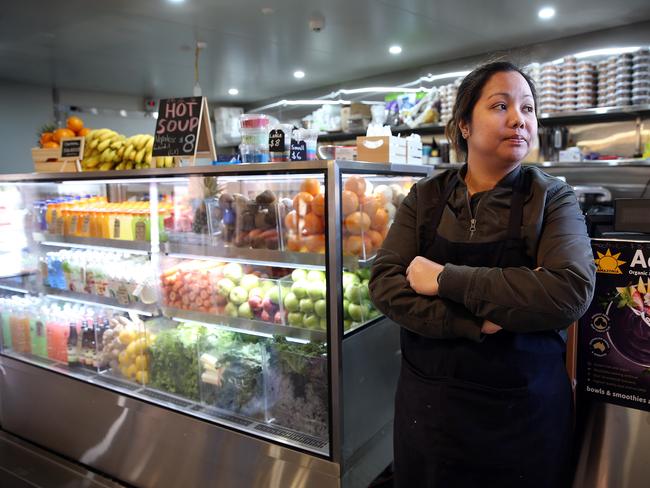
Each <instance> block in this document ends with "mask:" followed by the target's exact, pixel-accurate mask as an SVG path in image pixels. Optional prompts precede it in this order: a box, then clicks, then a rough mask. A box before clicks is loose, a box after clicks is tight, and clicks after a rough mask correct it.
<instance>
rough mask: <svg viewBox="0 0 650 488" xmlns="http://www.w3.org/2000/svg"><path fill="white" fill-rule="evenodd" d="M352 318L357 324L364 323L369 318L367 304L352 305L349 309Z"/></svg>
mask: <svg viewBox="0 0 650 488" xmlns="http://www.w3.org/2000/svg"><path fill="white" fill-rule="evenodd" d="M348 312H349V313H350V318H351V319H352V320H354V321H355V322H363V321H364V320H366V319H367V318H368V312H369V311H368V307H367V306H366V305H365V304H356V303H351V304H350V307H349V308H348Z"/></svg>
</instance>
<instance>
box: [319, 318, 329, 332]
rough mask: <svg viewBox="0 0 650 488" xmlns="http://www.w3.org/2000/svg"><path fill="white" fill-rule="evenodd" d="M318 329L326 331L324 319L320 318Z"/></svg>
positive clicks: (325, 320)
mask: <svg viewBox="0 0 650 488" xmlns="http://www.w3.org/2000/svg"><path fill="white" fill-rule="evenodd" d="M318 328H319V329H320V330H327V319H325V318H321V319H320V320H319V321H318Z"/></svg>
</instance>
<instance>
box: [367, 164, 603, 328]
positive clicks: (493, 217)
mask: <svg viewBox="0 0 650 488" xmlns="http://www.w3.org/2000/svg"><path fill="white" fill-rule="evenodd" d="M466 168H467V167H466V166H463V168H462V169H461V170H460V171H461V178H460V183H459V184H458V185H457V186H456V189H455V191H454V192H453V193H452V195H451V196H450V197H449V200H448V202H447V205H446V207H445V210H444V212H443V215H442V218H441V221H440V225H439V227H438V234H439V235H440V236H442V237H444V238H445V239H447V240H450V241H453V242H476V243H479V242H489V241H495V240H501V239H504V238H505V235H506V229H507V225H508V217H509V211H510V197H511V195H512V184H513V182H514V181H515V179H516V178H517V176H518V174H519V171H526V172H528V173H529V175H528V176H529V177H530V178H531V182H532V183H531V185H530V192H529V194H528V196H527V197H526V199H525V203H524V211H523V222H524V224H523V229H522V231H523V237H524V238H525V243H526V252H527V254H528V255H529V256H530V257H531V258H534V259H533V260H534V262H536V266H537V267H541V268H542V269H541V270H539V271H535V270H533V269H528V268H487V267H470V266H456V265H453V264H445V263H440V264H444V266H445V267H444V271H443V272H442V273H441V275H440V282H439V292H438V296H436V297H429V296H423V295H419V294H417V293H416V292H415V291H414V290H413V289H412V288H411V287H410V286H409V285H408V282H407V281H406V268H407V267H408V265H409V263H410V262H411V260H412V259H413V258H414V257H415V256H417V255H418V243H419V235H418V229H419V228H420V224H421V223H422V222H423V221H424V219H425V216H427V215H430V214H431V212H433V209H434V207H435V204H436V201H437V199H438V198H440V195H441V193H442V192H443V191H444V188H445V185H446V184H447V182H448V181H449V180H450V178H451V177H452V175H453V173H454V171H456V170H449V171H445V172H443V173H441V174H438V175H435V176H432V177H428V178H423V179H421V180H419V181H418V182H417V183H416V184H415V185H413V187H412V188H411V191H410V193H409V194H408V196H407V197H406V198H405V199H404V201H403V203H402V204H401V205H400V207H399V209H398V210H397V213H396V215H395V220H394V223H393V225H392V226H391V228H390V230H389V232H388V235H387V236H386V239H385V240H384V243H383V246H382V248H381V249H380V250H379V251H378V253H377V256H376V258H375V261H374V264H373V266H372V274H371V278H370V295H371V298H372V301H373V302H374V304H375V306H376V307H377V308H378V309H379V310H381V311H382V312H383V313H384V314H385V315H387V316H388V317H390V318H391V319H393V320H394V321H395V322H397V323H398V324H399V325H401V326H402V327H405V328H407V329H409V330H411V331H413V332H416V333H418V334H421V335H424V336H428V337H433V338H440V339H448V338H449V339H451V338H467V339H471V340H474V341H479V340H480V338H481V332H480V331H481V325H482V323H483V321H484V320H485V319H487V320H490V321H492V322H494V323H496V324H498V325H500V326H501V327H503V328H504V329H505V330H509V331H512V332H522V333H525V332H535V331H542V330H552V329H562V328H565V327H568V326H569V325H570V324H571V323H572V322H574V321H575V320H577V319H578V318H580V317H581V316H582V314H583V313H584V312H585V311H586V310H587V307H588V306H589V304H590V302H591V298H592V296H593V291H594V282H595V272H596V267H595V264H594V259H593V254H592V251H591V245H590V240H589V237H588V235H587V229H586V226H585V223H584V218H583V215H582V213H581V211H580V207H579V206H578V202H577V200H576V197H575V194H574V193H573V190H572V189H571V187H570V186H569V185H567V184H566V183H563V182H562V181H561V180H559V179H557V178H554V177H552V176H550V175H548V174H546V173H544V172H543V171H541V170H540V169H538V168H536V167H531V166H522V167H517V168H516V169H515V170H513V171H512V172H510V173H509V174H508V175H506V176H505V177H504V178H503V179H502V180H501V181H500V182H499V183H498V184H497V185H496V186H495V187H494V188H493V189H492V190H489V191H486V192H480V193H476V194H474V195H472V198H471V199H468V195H467V187H466V185H465V183H464V178H463V177H464V174H465V172H466ZM470 205H471V206H472V214H473V215H474V216H475V218H476V230H475V232H474V233H470V230H469V228H470V218H471V217H470V215H471V214H470V208H469V206H470Z"/></svg>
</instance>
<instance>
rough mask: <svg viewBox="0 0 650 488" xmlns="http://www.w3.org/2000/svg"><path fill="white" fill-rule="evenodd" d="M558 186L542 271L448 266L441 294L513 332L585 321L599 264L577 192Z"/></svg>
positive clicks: (540, 255) (541, 247)
mask: <svg viewBox="0 0 650 488" xmlns="http://www.w3.org/2000/svg"><path fill="white" fill-rule="evenodd" d="M555 190H556V191H555V192H553V193H551V192H549V194H548V195H549V196H548V198H547V203H546V206H545V209H544V219H543V224H542V225H543V227H542V231H541V234H540V239H539V243H538V247H537V266H539V267H541V269H540V270H539V271H535V270H532V269H528V268H483V267H469V266H455V265H452V264H446V265H445V268H444V270H443V272H442V273H441V275H440V287H439V291H438V293H439V295H440V296H442V297H445V298H447V299H450V300H453V301H455V302H457V303H460V304H463V305H464V306H465V307H467V308H468V309H469V311H470V312H471V313H473V314H475V315H477V316H478V317H482V318H485V319H488V320H490V321H492V322H494V323H497V324H499V325H500V326H501V327H503V328H504V329H506V330H510V331H512V332H535V331H542V330H549V329H559V328H564V327H568V326H569V325H570V324H571V323H572V322H574V321H575V320H577V319H579V318H580V317H581V316H582V314H584V313H585V311H586V310H587V308H588V307H589V304H590V302H591V299H592V296H593V292H594V284H595V272H596V268H595V264H594V259H593V254H592V250H591V244H590V240H589V237H588V235H587V229H586V226H585V223H584V218H583V216H582V213H581V211H580V207H579V206H578V202H577V200H576V197H575V194H574V193H573V190H572V189H571V188H570V187H569V186H567V185H562V186H560V187H559V188H556V189H555Z"/></svg>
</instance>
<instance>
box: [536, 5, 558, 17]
mask: <svg viewBox="0 0 650 488" xmlns="http://www.w3.org/2000/svg"><path fill="white" fill-rule="evenodd" d="M537 16H538V17H539V18H540V19H543V20H548V19H552V18H553V17H555V9H554V8H553V7H542V8H540V9H539V12H537Z"/></svg>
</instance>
